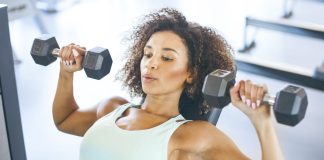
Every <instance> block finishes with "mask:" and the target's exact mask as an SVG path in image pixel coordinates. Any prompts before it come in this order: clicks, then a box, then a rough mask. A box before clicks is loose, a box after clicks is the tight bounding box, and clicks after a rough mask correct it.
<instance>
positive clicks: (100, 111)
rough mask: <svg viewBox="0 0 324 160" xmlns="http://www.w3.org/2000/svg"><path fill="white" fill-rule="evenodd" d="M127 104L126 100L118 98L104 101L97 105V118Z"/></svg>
mask: <svg viewBox="0 0 324 160" xmlns="http://www.w3.org/2000/svg"><path fill="white" fill-rule="evenodd" d="M127 103H129V102H128V101H127V100H126V99H124V98H122V97H119V96H115V97H110V98H107V99H104V100H103V101H101V102H100V103H99V104H98V108H97V118H98V119H99V118H101V117H103V116H105V115H107V114H109V113H110V112H112V111H114V110H115V109H117V108H118V107H120V106H121V105H124V104H127Z"/></svg>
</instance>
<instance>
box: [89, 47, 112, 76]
mask: <svg viewBox="0 0 324 160" xmlns="http://www.w3.org/2000/svg"><path fill="white" fill-rule="evenodd" d="M111 65H112V59H111V56H110V54H109V51H108V49H105V48H101V47H95V48H93V49H91V50H89V51H87V53H86V54H85V57H84V60H83V67H84V70H85V72H86V74H87V76H88V77H90V78H94V79H101V78H102V77H104V76H105V75H107V74H108V73H109V72H110V69H111Z"/></svg>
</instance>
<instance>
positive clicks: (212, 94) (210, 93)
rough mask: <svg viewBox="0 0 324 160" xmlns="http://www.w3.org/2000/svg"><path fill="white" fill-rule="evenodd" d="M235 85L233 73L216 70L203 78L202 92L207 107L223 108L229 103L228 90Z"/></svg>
mask: <svg viewBox="0 0 324 160" xmlns="http://www.w3.org/2000/svg"><path fill="white" fill-rule="evenodd" d="M234 84H235V72H232V71H226V70H221V69H217V70H215V71H213V72H211V73H210V74H208V75H207V76H206V77H205V81H204V85H203V88H202V92H203V94H204V98H205V100H206V101H207V103H208V105H210V106H211V107H217V108H223V107H225V106H226V105H228V104H229V103H230V102H231V98H230V95H229V89H230V88H231V87H232V86H233V85H234Z"/></svg>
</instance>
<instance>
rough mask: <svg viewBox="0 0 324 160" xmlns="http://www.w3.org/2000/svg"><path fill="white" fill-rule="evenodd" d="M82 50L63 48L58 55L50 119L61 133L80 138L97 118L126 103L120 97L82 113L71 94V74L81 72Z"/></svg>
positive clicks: (74, 46) (70, 47) (69, 46)
mask: <svg viewBox="0 0 324 160" xmlns="http://www.w3.org/2000/svg"><path fill="white" fill-rule="evenodd" d="M84 52H85V48H82V47H79V46H76V45H74V44H71V45H68V46H66V47H63V48H62V50H61V53H60V56H61V59H62V61H61V63H60V73H59V79H58V84H57V90H56V94H55V98H54V101H53V108H52V113H53V119H54V123H55V125H56V127H57V128H58V129H59V130H60V131H62V132H65V133H69V134H73V135H78V136H83V135H84V134H85V132H86V131H87V130H88V129H89V128H90V127H91V125H92V124H93V123H94V122H95V121H96V120H97V119H98V118H100V117H101V116H103V115H105V114H107V113H109V112H111V111H112V110H114V109H115V108H116V107H118V106H119V105H121V104H124V103H127V101H126V100H125V99H123V98H120V97H113V98H110V99H108V100H104V101H102V102H100V103H99V104H97V105H95V106H94V107H92V108H90V109H87V110H84V109H83V110H82V109H80V108H79V106H78V104H77V103H76V101H75V99H74V95H73V74H74V72H76V71H79V70H81V69H82V65H81V64H82V60H83V55H84Z"/></svg>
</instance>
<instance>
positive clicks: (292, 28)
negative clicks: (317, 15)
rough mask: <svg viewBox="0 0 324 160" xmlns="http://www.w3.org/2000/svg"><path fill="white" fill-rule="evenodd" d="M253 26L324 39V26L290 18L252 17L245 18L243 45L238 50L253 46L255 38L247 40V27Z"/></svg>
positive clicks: (246, 49) (245, 49)
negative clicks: (264, 18)
mask: <svg viewBox="0 0 324 160" xmlns="http://www.w3.org/2000/svg"><path fill="white" fill-rule="evenodd" d="M249 26H254V27H257V28H264V29H270V30H275V31H280V32H284V33H291V34H295V35H300V36H306V37H312V38H317V39H322V40H324V26H321V25H316V24H307V23H296V22H292V21H290V20H286V19H281V20H261V19H257V18H252V17H246V18H245V28H244V37H243V38H244V40H243V41H244V42H243V43H244V47H243V49H240V50H239V52H246V51H248V50H250V49H251V48H253V47H254V46H255V40H254V39H253V40H252V41H251V42H249V43H248V42H247V33H246V32H247V27H249Z"/></svg>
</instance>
